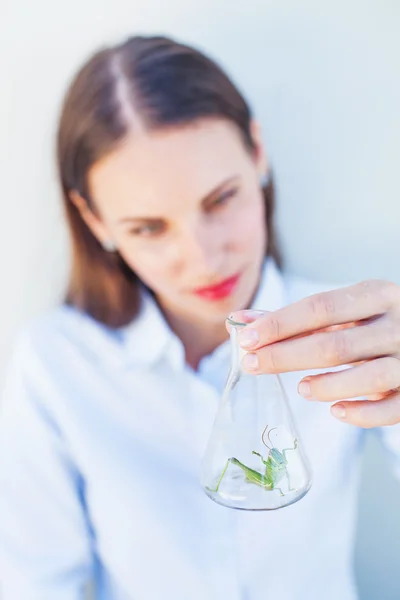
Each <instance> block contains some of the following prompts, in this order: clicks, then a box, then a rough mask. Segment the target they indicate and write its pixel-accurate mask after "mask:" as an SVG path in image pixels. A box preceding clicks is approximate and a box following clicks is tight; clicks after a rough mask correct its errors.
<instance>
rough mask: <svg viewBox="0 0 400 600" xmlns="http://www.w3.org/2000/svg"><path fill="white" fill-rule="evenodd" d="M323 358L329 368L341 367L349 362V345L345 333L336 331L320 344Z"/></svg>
mask: <svg viewBox="0 0 400 600" xmlns="http://www.w3.org/2000/svg"><path fill="white" fill-rule="evenodd" d="M322 351H323V358H325V361H327V362H328V364H329V365H331V366H338V365H342V364H344V363H346V362H348V361H349V359H350V356H351V345H350V341H349V338H348V336H347V335H346V332H345V331H338V332H337V333H336V332H335V333H334V334H332V335H331V337H330V338H327V340H326V341H325V342H324V343H323V344H322Z"/></svg>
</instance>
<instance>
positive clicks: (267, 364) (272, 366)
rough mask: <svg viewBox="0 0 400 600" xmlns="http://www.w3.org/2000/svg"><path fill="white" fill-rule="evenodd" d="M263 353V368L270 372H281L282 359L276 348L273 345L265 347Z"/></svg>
mask: <svg viewBox="0 0 400 600" xmlns="http://www.w3.org/2000/svg"><path fill="white" fill-rule="evenodd" d="M262 354H263V355H264V356H261V364H262V365H263V369H264V368H265V370H266V371H267V372H268V373H279V369H280V360H279V356H278V352H277V350H276V348H274V347H273V346H270V347H269V348H265V349H264V351H263V352H262Z"/></svg>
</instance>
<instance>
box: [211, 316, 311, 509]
mask: <svg viewBox="0 0 400 600" xmlns="http://www.w3.org/2000/svg"><path fill="white" fill-rule="evenodd" d="M254 312H255V311H249V314H251V315H252V316H253V315H254ZM257 312H258V315H262V314H264V312H263V311H257ZM258 315H256V316H258ZM253 320H254V316H253ZM228 322H229V325H230V337H231V352H232V357H231V369H230V372H229V375H228V379H227V383H226V385H225V389H224V392H223V394H222V398H221V401H220V405H219V407H218V411H217V415H216V417H215V421H214V425H213V429H212V432H211V435H210V438H209V441H208V444H207V448H206V451H205V454H204V457H203V461H202V465H201V475H200V480H201V484H202V486H203V488H204V491H205V492H206V494H207V495H208V496H209V497H210V498H211V499H212V500H214V501H215V502H217V503H218V504H222V505H224V506H227V507H229V508H238V509H243V510H273V509H277V508H282V507H284V506H288V505H289V504H293V503H294V502H297V500H300V498H302V497H303V496H304V495H305V494H306V493H307V492H308V490H309V489H310V487H311V473H310V467H309V464H308V460H307V458H306V456H305V453H304V450H303V447H302V443H301V440H300V438H299V435H298V433H297V431H296V428H295V425H294V421H293V417H292V415H291V413H290V409H289V405H288V402H287V399H286V394H285V391H284V388H283V386H282V383H281V379H280V378H279V375H250V374H247V373H246V372H245V371H244V370H243V369H242V368H241V360H242V358H243V356H244V354H245V353H246V352H245V351H244V350H242V349H241V348H240V346H239V342H238V331H239V330H240V329H241V328H242V327H245V326H246V323H237V322H235V321H232V320H230V319H228Z"/></svg>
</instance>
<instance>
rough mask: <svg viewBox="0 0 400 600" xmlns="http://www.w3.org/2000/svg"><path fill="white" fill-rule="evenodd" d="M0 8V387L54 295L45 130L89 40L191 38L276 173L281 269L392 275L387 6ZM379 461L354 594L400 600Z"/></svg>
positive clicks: (397, 129)
mask: <svg viewBox="0 0 400 600" xmlns="http://www.w3.org/2000/svg"><path fill="white" fill-rule="evenodd" d="M0 2H1V3H0V69H1V70H0V72H1V94H0V132H1V135H0V185H1V188H0V189H1V201H2V218H1V219H0V266H1V273H2V282H1V284H2V285H1V289H2V296H1V302H2V304H1V315H0V320H1V332H2V335H1V344H0V383H1V381H2V380H3V377H4V373H5V370H6V368H7V364H8V358H9V353H10V348H11V345H12V342H13V339H14V336H15V334H16V332H17V330H18V329H19V327H21V326H22V325H23V324H24V323H25V322H26V321H27V320H28V319H30V318H31V317H32V316H34V315H36V314H38V313H39V312H41V311H43V310H45V309H47V307H49V306H51V305H52V304H53V303H54V302H55V301H56V300H57V299H58V298H59V297H60V293H61V290H62V285H63V282H64V280H65V276H66V269H67V244H66V236H65V231H64V229H63V226H62V219H61V212H60V208H59V202H58V194H57V188H56V184H55V177H54V168H53V134H54V127H55V122H56V117H57V113H58V109H59V102H60V100H61V97H62V94H63V91H64V89H65V87H66V84H67V80H68V78H69V77H70V76H71V75H72V74H73V72H74V71H75V69H76V68H77V66H78V65H79V64H80V62H81V61H82V60H83V59H85V58H86V57H87V55H88V53H90V52H91V51H92V50H94V49H96V48H97V46H98V45H99V44H103V43H105V42H108V41H114V40H118V39H120V38H121V37H125V36H126V35H128V34H131V33H138V32H141V33H143V32H144V33H166V34H172V35H175V36H178V37H180V38H181V39H183V40H185V41H189V42H191V43H195V44H197V45H198V46H200V47H201V48H203V49H205V50H206V51H208V52H209V53H211V54H212V55H213V56H214V57H216V58H217V59H219V60H220V61H221V62H222V64H223V65H224V66H225V67H226V68H227V69H228V71H229V72H230V73H231V75H232V76H233V77H234V78H235V80H236V81H237V82H238V83H239V85H240V87H241V88H242V89H243V90H245V91H246V94H247V97H248V98H249V100H250V101H251V103H252V105H253V108H254V110H255V111H256V113H257V115H258V117H259V119H260V120H261V123H262V125H263V128H264V138H265V142H266V145H267V148H268V151H269V155H270V160H271V163H272V165H273V167H274V170H275V174H276V177H277V187H278V197H279V210H278V221H279V230H280V235H281V239H282V243H283V247H284V253H285V256H286V259H287V269H288V270H289V271H292V272H295V273H298V274H301V275H306V276H309V277H313V278H316V279H319V280H327V281H337V282H338V283H341V282H347V281H353V280H354V281H356V280H361V279H363V278H369V277H380V278H381V277H382V278H389V279H391V280H393V281H395V282H397V283H399V284H400V272H399V266H398V258H399V241H398V240H399V236H398V229H399V223H400V208H399V200H400V193H399V192H400V183H399V167H398V161H399V157H400V117H399V114H400V112H399V107H400V82H399V77H400V76H399V73H400V69H399V67H400V34H399V32H400V4H399V2H398V0H375V1H367V0H364V1H361V0H336V1H335V2H333V1H331V2H321V0H304V1H302V0H274V1H272V0H259V1H257V0H246V1H241V2H237V1H235V2H233V1H231V2H227V1H222V0H202V2H200V1H198V2H188V1H187V0H168V1H167V0H163V1H159V2H156V1H155V0H113V1H112V2H108V1H106V0H69V1H68V2H64V3H61V2H54V1H53V0H35V2H32V1H31V0H19V1H18V2H17V1H16V0H0ZM385 458H386V457H384V456H382V455H381V453H380V450H379V448H378V447H377V446H376V444H375V443H374V442H373V441H371V442H370V444H368V446H367V452H366V458H365V464H364V476H363V481H362V488H361V494H360V517H359V536H358V542H357V548H356V567H357V576H358V580H359V583H360V590H361V598H362V600H377V599H379V600H394V599H396V600H398V599H399V597H400V584H399V583H398V578H399V574H398V564H399V556H400V541H399V540H400V514H399V509H398V507H399V505H400V502H399V500H400V486H399V484H398V483H397V482H396V481H395V480H394V479H393V478H392V476H391V474H390V470H389V465H387V464H386V460H385ZM327 468H329V467H328V466H327ZM321 600H323V599H321Z"/></svg>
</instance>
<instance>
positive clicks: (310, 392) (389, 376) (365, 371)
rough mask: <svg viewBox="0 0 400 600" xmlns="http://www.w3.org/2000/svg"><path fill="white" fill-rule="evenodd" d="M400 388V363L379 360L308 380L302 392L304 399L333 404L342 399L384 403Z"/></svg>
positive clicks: (304, 382)
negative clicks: (385, 396)
mask: <svg viewBox="0 0 400 600" xmlns="http://www.w3.org/2000/svg"><path fill="white" fill-rule="evenodd" d="M399 386H400V360H398V359H397V358H394V357H386V358H378V359H376V360H371V361H368V362H365V363H363V364H362V365H358V366H356V367H351V368H349V369H345V370H343V371H339V372H335V373H324V374H322V375H314V376H312V377H305V378H304V379H303V380H302V381H300V383H299V387H298V391H299V394H301V395H302V396H303V397H304V398H307V399H309V400H320V401H322V402H332V401H334V400H341V399H342V398H357V397H359V396H366V397H367V398H368V399H369V400H381V399H382V397H383V395H387V394H388V392H389V390H390V391H391V390H394V389H396V388H397V387H399Z"/></svg>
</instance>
